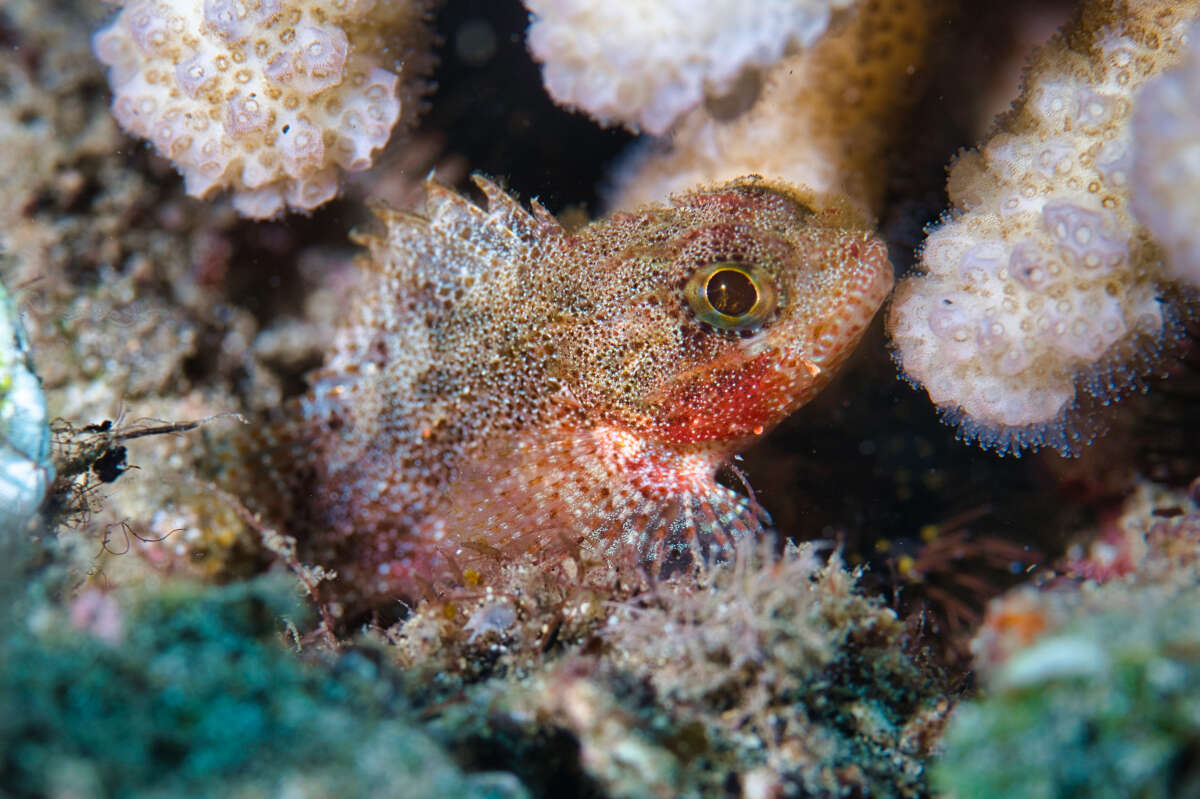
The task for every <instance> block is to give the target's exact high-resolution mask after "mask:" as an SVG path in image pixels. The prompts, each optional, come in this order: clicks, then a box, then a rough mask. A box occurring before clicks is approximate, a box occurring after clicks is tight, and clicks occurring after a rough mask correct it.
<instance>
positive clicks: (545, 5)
mask: <svg viewBox="0 0 1200 799" xmlns="http://www.w3.org/2000/svg"><path fill="white" fill-rule="evenodd" d="M853 2H854V0H755V2H745V1H744V0H709V2H704V3H696V2H693V0H667V2H662V1H661V0H660V1H659V2H647V0H607V2H601V3H598V2H595V0H525V5H526V6H527V7H528V8H529V10H530V11H531V12H532V15H533V20H532V24H531V25H530V27H529V49H530V50H531V51H532V52H533V56H534V58H536V59H537V60H538V61H540V62H542V64H543V70H542V77H543V81H544V82H545V84H546V89H547V90H548V91H549V92H550V96H551V97H553V98H554V99H555V101H556V102H558V103H560V104H562V105H566V106H570V107H575V108H580V109H582V110H584V111H586V112H587V113H589V114H591V115H592V116H593V117H595V118H596V119H597V120H599V121H600V122H602V123H604V124H614V123H618V124H625V125H628V126H630V127H631V128H634V129H640V130H643V131H646V132H648V133H653V134H661V133H663V132H665V131H666V130H667V129H668V128H669V127H670V126H671V124H672V123H673V122H674V121H675V120H676V119H677V118H678V117H679V116H680V115H681V114H683V113H684V112H685V111H688V110H689V109H691V108H694V107H695V106H697V105H699V104H700V103H701V102H702V101H703V100H704V99H705V97H709V98H719V97H722V96H723V95H725V94H727V93H728V92H730V91H731V90H733V89H734V88H735V86H736V85H737V84H738V83H739V81H741V80H742V79H745V78H747V77H750V76H753V74H754V72H755V70H757V69H760V68H762V67H767V66H770V65H771V64H773V63H775V62H776V61H778V60H779V59H780V58H782V57H783V56H784V54H785V53H787V52H788V51H790V50H792V49H794V48H797V47H808V46H809V45H811V44H812V43H813V42H815V41H816V40H817V39H818V38H819V37H820V36H821V34H822V33H824V32H825V29H826V28H827V27H828V26H829V22H830V17H831V15H832V14H833V12H834V11H836V10H838V9H841V8H846V7H847V6H850V5H851V4H852V3H853Z"/></svg>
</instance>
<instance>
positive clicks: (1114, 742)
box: [933, 588, 1200, 799]
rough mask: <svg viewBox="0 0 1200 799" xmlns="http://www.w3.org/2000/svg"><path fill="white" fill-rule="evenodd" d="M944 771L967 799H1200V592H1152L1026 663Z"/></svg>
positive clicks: (986, 707)
mask: <svg viewBox="0 0 1200 799" xmlns="http://www.w3.org/2000/svg"><path fill="white" fill-rule="evenodd" d="M991 683H992V685H991V691H990V692H989V693H987V694H985V696H984V697H983V698H982V699H980V700H977V701H974V702H970V703H966V704H964V705H962V706H960V707H959V708H958V709H957V710H956V711H955V714H954V716H953V718H952V719H951V722H950V724H949V726H948V728H947V732H946V737H945V742H944V743H945V752H944V754H943V756H942V757H941V759H940V761H938V762H937V763H936V765H935V768H934V769H933V776H934V783H935V785H936V786H938V787H939V788H940V789H941V791H943V792H944V793H945V794H946V795H947V796H951V797H960V798H961V799H966V797H971V799H993V798H994V799H1000V797H1011V796H1021V797H1028V798H1029V799H1052V798H1053V797H1075V796H1086V797H1091V799H1125V798H1126V797H1140V798H1141V799H1160V797H1161V798H1162V799H1166V797H1196V796H1200V768H1198V767H1197V766H1196V763H1197V759H1198V756H1200V593H1198V592H1197V591H1196V590H1195V589H1194V588H1192V589H1189V590H1183V591H1172V592H1167V593H1164V592H1154V591H1146V592H1145V593H1144V596H1143V602H1142V607H1141V608H1140V609H1136V610H1131V609H1129V608H1124V609H1122V610H1119V611H1111V612H1106V613H1100V614H1098V615H1096V616H1093V617H1091V618H1087V619H1084V620H1082V621H1080V622H1077V623H1075V624H1073V625H1070V626H1068V627H1066V628H1064V629H1063V630H1061V631H1059V632H1058V633H1057V634H1055V635H1054V636H1052V637H1048V638H1047V639H1045V640H1043V641H1039V642H1038V643H1037V644H1035V645H1034V646H1032V647H1030V648H1029V649H1027V650H1024V651H1023V652H1021V653H1019V654H1018V655H1016V656H1014V657H1013V658H1012V659H1011V660H1010V661H1009V662H1008V663H1006V664H1005V665H1004V667H1003V668H1002V669H1001V670H1000V671H999V672H998V673H997V674H996V675H994V677H993V678H992V680H991Z"/></svg>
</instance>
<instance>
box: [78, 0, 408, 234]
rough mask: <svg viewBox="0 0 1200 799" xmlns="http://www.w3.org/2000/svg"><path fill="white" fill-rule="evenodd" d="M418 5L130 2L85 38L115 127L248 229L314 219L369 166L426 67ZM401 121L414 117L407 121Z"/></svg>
mask: <svg viewBox="0 0 1200 799" xmlns="http://www.w3.org/2000/svg"><path fill="white" fill-rule="evenodd" d="M426 13H427V4H426V3H425V2H423V1H422V0H403V1H399V0H398V1H397V2H385V1H384V0H380V1H379V2H376V0H247V1H246V2H234V0H128V1H127V2H126V3H125V4H124V8H123V9H122V11H121V13H120V14H119V15H118V16H117V18H116V19H115V20H114V21H113V23H112V24H111V25H110V26H109V27H107V28H105V29H104V30H102V31H100V32H99V33H97V34H96V36H95V38H94V40H93V46H94V48H95V51H96V55H97V57H98V58H99V59H100V60H101V61H102V62H104V63H105V64H107V65H108V66H109V82H110V83H111V84H112V88H113V95H114V97H113V106H112V107H113V113H114V114H115V115H116V117H117V121H118V122H119V123H120V124H121V127H122V128H124V129H125V130H126V131H127V132H129V133H131V134H133V135H135V136H140V137H142V138H145V139H148V140H149V141H150V142H151V143H153V144H154V147H155V148H156V149H157V150H158V152H159V153H160V154H161V155H163V156H164V157H166V158H168V159H169V160H170V161H171V162H172V163H174V164H175V166H176V167H177V168H178V169H179V171H180V172H182V173H183V176H184V180H185V182H186V187H187V192H188V194H191V195H193V196H195V197H204V196H207V195H208V194H209V193H211V192H213V191H215V190H218V189H232V190H233V191H234V195H233V203H234V207H235V208H237V210H238V211H239V212H240V213H241V214H243V215H245V216H250V217H256V218H266V217H271V216H275V215H277V214H279V213H280V212H281V211H282V210H283V209H284V207H285V206H287V207H290V208H293V209H297V210H311V209H313V208H316V207H317V206H319V205H321V204H323V203H325V202H328V201H329V200H331V199H332V198H333V197H334V196H336V195H337V192H338V178H339V175H338V168H339V167H341V168H342V169H344V170H347V171H350V172H359V171H362V170H364V169H366V168H368V167H369V166H370V165H371V160H372V158H373V155H374V152H375V151H376V150H378V149H380V148H381V147H383V146H384V145H385V144H386V143H387V141H388V137H389V136H390V135H391V132H392V128H393V127H395V125H396V123H397V121H398V120H399V119H400V117H401V112H402V110H408V109H414V108H415V105H416V103H415V99H416V97H417V90H416V88H415V79H416V78H419V76H420V75H421V74H422V72H423V70H424V69H426V68H427V67H428V56H427V55H426V54H425V53H424V52H423V50H424V48H425V45H426V40H427V39H428V31H427V30H426V26H425V15H426ZM409 114H410V115H411V110H409Z"/></svg>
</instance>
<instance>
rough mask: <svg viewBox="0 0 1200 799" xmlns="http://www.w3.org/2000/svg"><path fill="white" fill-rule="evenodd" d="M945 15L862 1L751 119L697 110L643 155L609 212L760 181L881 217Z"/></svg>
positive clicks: (783, 63) (791, 69) (920, 3)
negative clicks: (935, 31) (782, 183)
mask: <svg viewBox="0 0 1200 799" xmlns="http://www.w3.org/2000/svg"><path fill="white" fill-rule="evenodd" d="M940 7H941V4H940V3H939V2H937V0H862V2H859V3H857V4H856V5H855V7H854V9H853V10H852V12H848V13H851V14H852V16H851V17H850V18H849V19H848V20H847V21H846V23H845V24H844V25H840V26H838V27H837V28H835V29H834V30H832V31H830V32H829V33H828V34H826V35H825V36H824V37H822V38H821V39H820V40H819V41H817V42H816V43H815V44H814V45H813V46H812V47H811V48H810V49H808V50H806V51H804V52H802V53H799V54H796V55H793V56H791V57H789V58H785V59H782V60H780V61H779V62H778V63H776V64H774V65H773V66H772V67H771V69H770V70H769V71H767V72H766V74H765V75H764V77H763V79H762V87H761V91H750V92H749V94H750V98H749V99H751V100H753V104H752V105H751V106H750V107H749V108H748V109H746V110H744V112H742V113H735V114H732V115H730V114H728V113H719V112H718V110H713V109H711V108H697V109H694V110H692V111H691V112H689V113H688V114H687V115H686V116H684V117H683V118H682V119H681V120H680V122H679V124H678V125H677V126H676V128H675V129H674V130H673V131H672V132H671V133H670V135H668V136H666V137H664V139H663V140H661V141H657V142H651V143H648V144H645V145H642V146H641V148H640V149H639V150H638V151H636V152H635V153H634V155H633V156H632V157H631V158H629V160H628V162H627V163H626V164H624V165H623V166H622V167H620V168H619V170H618V173H617V175H616V176H615V180H614V183H615V188H614V190H613V192H612V197H611V198H610V205H611V206H612V207H614V208H634V207H637V206H639V205H642V204H644V203H646V202H652V201H657V200H661V199H663V198H665V197H667V196H669V195H671V194H674V193H676V192H680V191H686V190H688V189H689V188H691V187H692V186H697V185H705V184H710V183H714V182H721V181H726V180H732V179H734V178H736V177H738V176H740V175H747V174H758V175H764V176H766V177H768V178H782V179H784V180H787V181H789V182H792V183H795V184H797V185H800V186H805V187H808V188H809V189H811V190H813V191H814V192H816V193H817V194H818V195H823V196H832V197H834V198H837V201H839V202H848V203H849V204H851V205H852V206H854V207H855V208H857V209H859V210H860V211H861V212H862V213H866V214H868V215H876V214H878V213H879V212H880V210H881V207H880V205H881V202H882V199H883V191H884V186H885V184H886V181H885V178H886V176H887V170H886V169H884V168H881V161H883V160H884V157H885V153H886V152H887V148H888V145H889V143H890V142H891V139H892V137H893V134H895V133H896V132H898V131H897V128H898V126H899V123H900V121H901V120H902V119H903V116H904V112H905V111H906V110H907V109H908V108H909V107H910V105H911V103H912V102H913V100H914V98H915V97H916V95H917V92H916V91H915V88H916V87H917V86H918V85H919V84H920V81H921V80H922V79H923V77H924V68H925V65H926V48H927V46H928V44H929V40H930V36H931V28H932V22H933V20H935V19H938V18H940V17H939V14H940V13H941V12H940V10H939V9H940ZM640 77H642V79H643V80H645V79H646V78H645V76H640ZM740 91H741V92H742V93H743V94H745V93H746V89H745V88H744V87H743V88H742V89H740ZM734 105H736V103H735V104H734ZM742 105H745V103H744V102H743V103H742ZM831 201H833V200H827V202H831Z"/></svg>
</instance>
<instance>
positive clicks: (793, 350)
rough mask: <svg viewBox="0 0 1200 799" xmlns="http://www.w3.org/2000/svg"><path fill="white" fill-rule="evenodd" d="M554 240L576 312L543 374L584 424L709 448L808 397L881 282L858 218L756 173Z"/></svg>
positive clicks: (848, 343) (719, 450)
mask: <svg viewBox="0 0 1200 799" xmlns="http://www.w3.org/2000/svg"><path fill="white" fill-rule="evenodd" d="M564 247H565V249H564V253H565V257H566V258H567V260H568V262H570V264H571V265H570V267H569V268H568V269H567V270H565V272H564V274H566V275H568V279H569V280H571V281H572V283H573V285H572V287H571V289H570V291H569V292H568V293H569V294H570V295H571V296H572V302H573V303H574V307H573V308H567V309H564V319H566V320H569V322H568V323H565V324H563V325H561V326H560V327H559V335H557V336H556V341H555V342H554V343H553V344H552V349H553V351H554V353H555V354H554V365H553V368H552V370H551V371H552V373H553V374H555V376H556V379H559V380H561V381H562V383H563V385H564V387H565V390H566V392H567V393H568V394H569V395H570V396H571V397H572V398H573V399H574V401H576V402H578V403H580V404H581V405H582V406H584V407H585V408H586V409H587V410H588V412H589V414H590V415H591V416H592V418H601V419H604V420H605V422H606V423H607V424H608V425H609V426H612V427H617V428H619V429H624V430H627V431H629V432H630V433H632V434H634V435H636V436H638V437H640V438H642V439H643V440H647V441H653V442H657V443H659V444H662V445H666V446H669V447H672V448H674V449H678V450H685V451H705V452H711V453H715V454H716V455H717V456H719V457H724V456H726V455H728V454H730V453H732V452H735V451H737V450H738V449H740V448H743V447H744V446H746V445H747V444H748V442H750V441H751V440H753V439H754V438H756V437H758V436H761V435H762V434H763V433H765V432H766V431H768V430H770V429H771V428H772V427H774V426H775V425H777V424H778V423H779V422H780V421H782V420H783V419H784V418H785V417H786V416H788V415H789V414H790V413H792V412H793V411H795V410H796V409H797V408H799V407H800V406H801V405H803V404H805V403H806V402H808V401H809V400H810V399H811V398H812V397H813V396H814V395H815V394H816V393H817V392H818V391H819V390H820V389H821V388H822V387H823V386H824V385H825V384H826V383H827V382H828V381H829V379H830V377H831V376H832V374H833V373H834V371H835V370H836V368H837V367H838V366H839V365H840V364H841V363H843V362H844V361H845V360H846V358H847V357H848V356H849V354H850V353H851V351H852V350H853V349H854V346H855V344H856V343H857V342H858V341H859V339H860V338H861V337H862V335H863V333H864V331H865V330H866V328H867V327H868V325H869V324H870V322H871V319H872V318H873V317H874V315H875V313H876V311H877V310H878V309H879V307H880V305H881V304H882V303H883V301H884V299H885V298H886V297H887V294H888V292H889V291H890V290H891V287H892V283H893V271H892V267H891V264H890V263H889V261H888V258H887V251H886V247H885V245H884V243H883V242H882V241H881V240H880V239H879V238H878V237H876V236H875V235H873V234H872V233H871V232H870V230H869V229H868V227H867V225H866V223H865V221H864V220H861V219H860V218H857V217H855V216H854V215H853V214H852V213H851V212H849V211H845V210H839V209H838V208H837V207H836V206H834V207H832V208H827V209H826V210H816V209H814V208H813V207H812V206H811V205H810V204H809V202H806V199H805V198H804V196H803V195H802V193H801V192H800V191H799V190H797V189H795V188H793V187H790V186H786V185H779V184H774V183H769V182H766V181H763V180H761V179H758V178H743V179H740V180H738V181H734V182H733V183H730V184H726V185H724V186H721V187H717V188H714V189H711V190H705V191H699V192H695V193H690V194H685V195H682V196H679V197H676V198H674V199H673V204H672V207H670V208H657V209H650V210H646V211H639V212H636V213H629V214H618V215H615V216H613V217H611V218H609V219H607V220H605V221H603V222H600V223H596V224H593V225H591V226H589V227H588V228H585V229H584V230H583V231H582V232H581V233H579V234H576V235H574V236H572V237H567V238H566V239H565V240H564Z"/></svg>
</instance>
